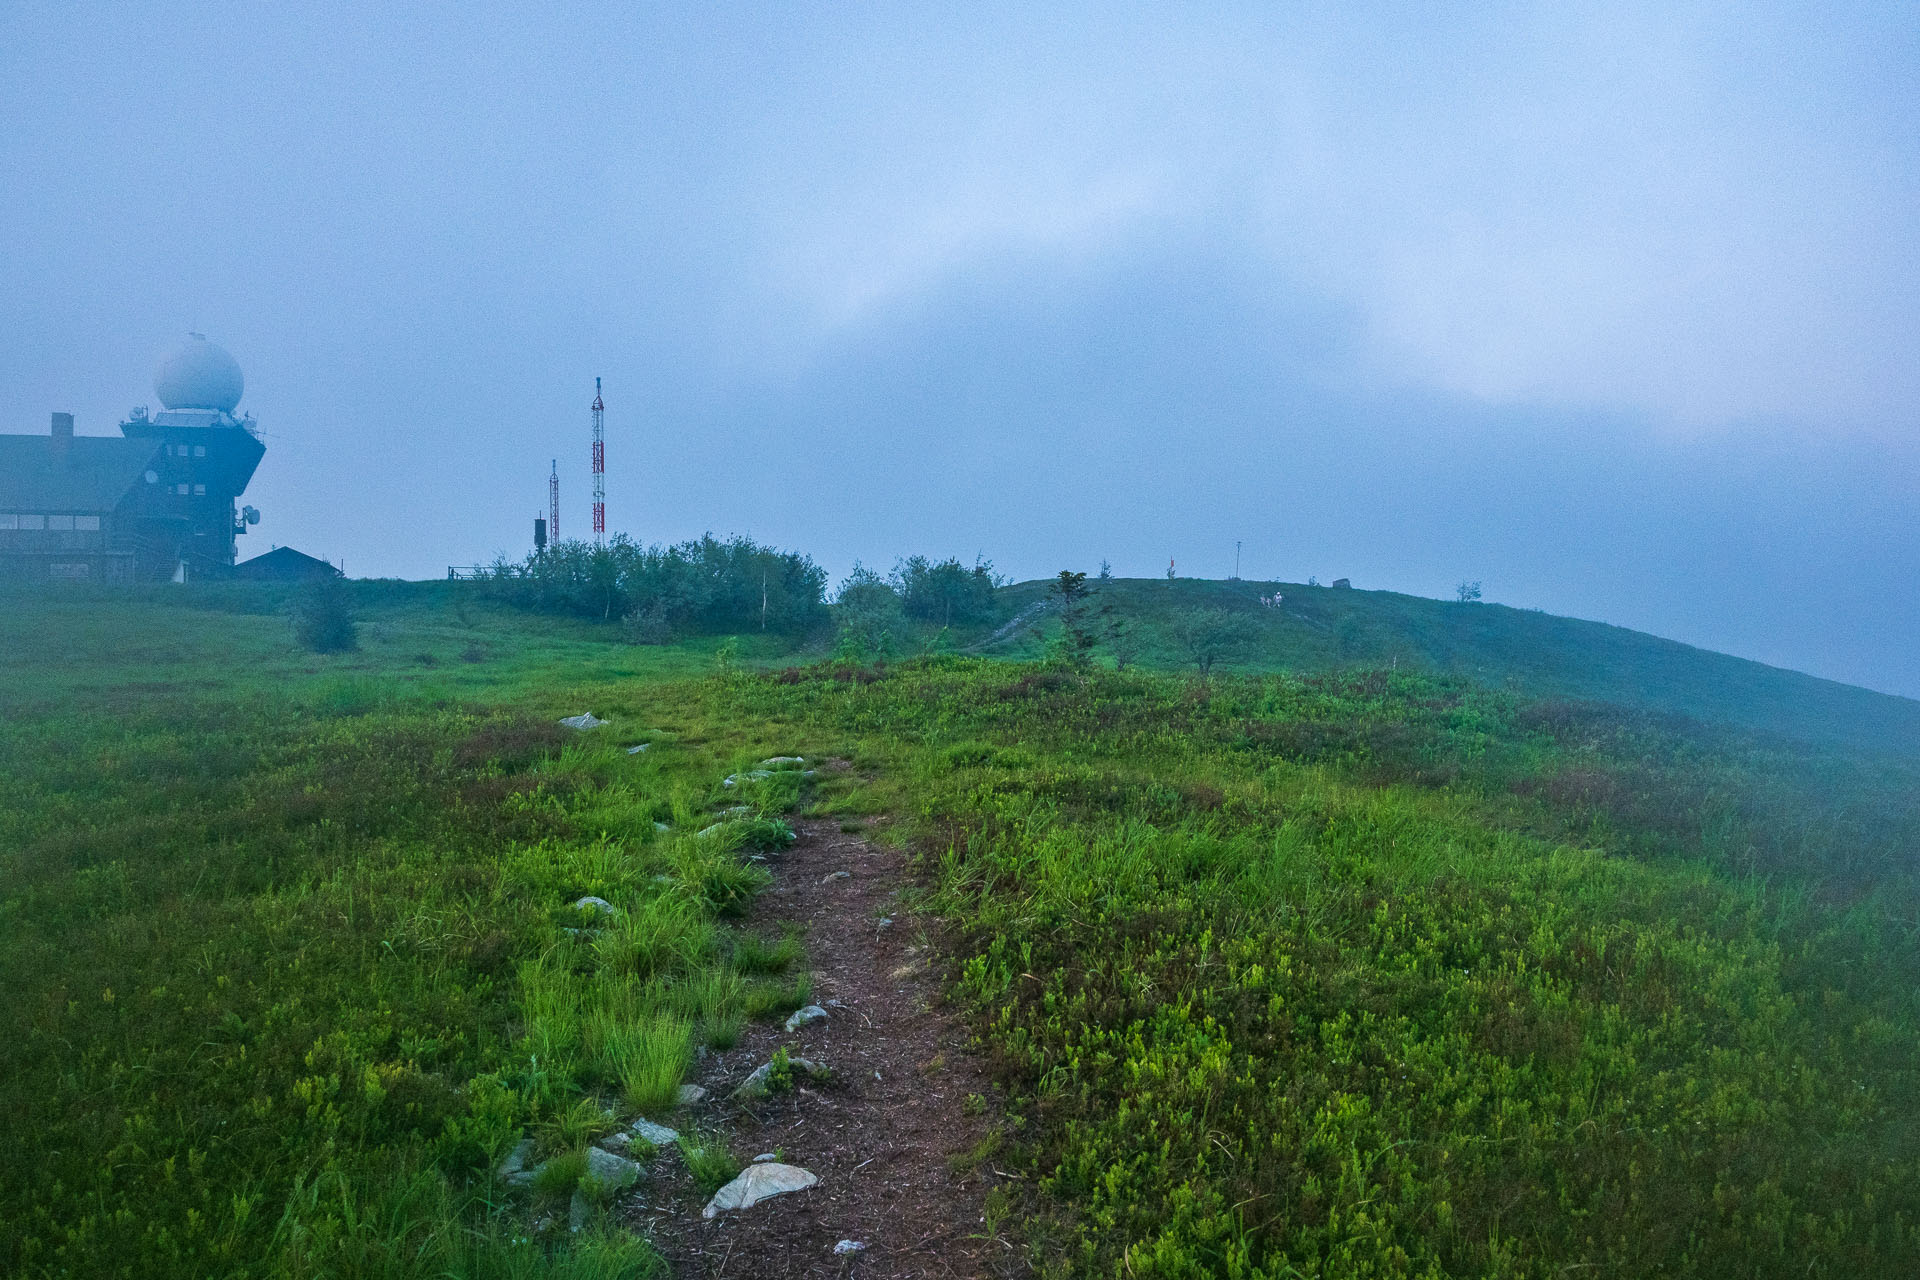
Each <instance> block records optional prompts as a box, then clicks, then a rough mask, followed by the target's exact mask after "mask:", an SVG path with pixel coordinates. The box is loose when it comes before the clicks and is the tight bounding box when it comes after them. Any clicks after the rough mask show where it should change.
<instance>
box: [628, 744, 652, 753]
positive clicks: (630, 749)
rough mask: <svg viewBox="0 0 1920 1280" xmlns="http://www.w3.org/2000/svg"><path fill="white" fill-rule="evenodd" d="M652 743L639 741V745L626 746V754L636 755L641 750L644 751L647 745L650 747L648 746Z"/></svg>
mask: <svg viewBox="0 0 1920 1280" xmlns="http://www.w3.org/2000/svg"><path fill="white" fill-rule="evenodd" d="M652 745H653V744H652V743H651V742H643V743H641V744H640V745H639V746H636V747H628V748H627V754H628V755H630V756H637V755H639V754H640V753H641V752H642V751H645V750H646V749H647V748H648V747H650V746H652Z"/></svg>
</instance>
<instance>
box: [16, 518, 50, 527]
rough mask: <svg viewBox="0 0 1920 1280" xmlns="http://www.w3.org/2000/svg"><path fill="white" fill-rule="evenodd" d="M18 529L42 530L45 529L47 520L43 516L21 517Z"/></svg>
mask: <svg viewBox="0 0 1920 1280" xmlns="http://www.w3.org/2000/svg"><path fill="white" fill-rule="evenodd" d="M20 527H21V528H22V529H44V528H46V527H47V518H46V517H45V516H21V517H20Z"/></svg>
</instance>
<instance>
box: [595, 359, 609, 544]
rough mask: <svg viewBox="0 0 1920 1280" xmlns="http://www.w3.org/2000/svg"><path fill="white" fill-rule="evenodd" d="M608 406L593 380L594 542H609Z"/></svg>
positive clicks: (598, 383)
mask: <svg viewBox="0 0 1920 1280" xmlns="http://www.w3.org/2000/svg"><path fill="white" fill-rule="evenodd" d="M606 426H607V406H606V405H604V404H601V403H600V379H598V378H595V379H594V380H593V540H594V542H595V543H596V544H604V543H605V542H606V540H607V431H606Z"/></svg>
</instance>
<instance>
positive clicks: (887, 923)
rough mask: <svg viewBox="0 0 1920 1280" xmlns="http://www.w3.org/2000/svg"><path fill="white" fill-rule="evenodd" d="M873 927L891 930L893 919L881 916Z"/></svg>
mask: <svg viewBox="0 0 1920 1280" xmlns="http://www.w3.org/2000/svg"><path fill="white" fill-rule="evenodd" d="M873 927H874V928H876V929H891V928H893V917H892V916H881V917H880V919H879V921H878V922H876V923H875V924H874V926H873Z"/></svg>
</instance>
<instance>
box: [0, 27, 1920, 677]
mask: <svg viewBox="0 0 1920 1280" xmlns="http://www.w3.org/2000/svg"><path fill="white" fill-rule="evenodd" d="M316 8H317V7H316ZM325 8H326V10H327V11H326V12H325V13H324V14H323V13H320V12H317V11H316V12H312V13H307V14H296V13H290V12H281V11H280V9H279V8H278V7H262V6H240V5H231V6H228V5H215V4H201V5H193V4H173V5H166V6H160V5H137V4H125V5H114V6H101V7H97V8H96V7H82V6H75V5H71V4H45V5H37V4H17V3H16V4H9V5H7V6H6V7H4V8H0V73H3V74H0V122H4V128H0V350H4V352H5V353H6V356H5V359H4V360H0V431H9V432H18V431H44V430H46V424H47V415H48V412H49V411H50V410H55V409H61V410H72V411H74V412H75V413H76V414H77V415H78V417H79V430H80V431H81V432H83V433H91V434H109V433H113V432H114V431H115V430H116V425H117V423H118V422H119V421H120V420H121V419H122V418H123V417H124V416H125V413H126V410H127V409H128V408H129V407H131V406H132V405H135V404H152V403H154V401H153V396H152V390H151V381H150V379H151V371H152V368H153V365H154V362H155V360H156V358H157V357H158V355H159V354H161V353H162V352H163V351H165V350H166V349H168V348H169V347H170V346H171V345H172V344H173V343H175V342H176V341H178V340H179V339H180V337H181V336H183V335H184V334H185V332H186V331H187V330H189V329H198V330H200V331H202V332H205V333H206V334H207V335H208V336H209V337H211V338H213V339H214V340H215V341H217V342H219V343H221V344H222V345H224V346H225V347H227V348H228V349H229V350H230V351H231V352H232V353H233V354H234V356H235V357H236V358H237V359H238V360H239V362H240V364H241V366H242V368H243V369H244V371H245V374H246V379H247V392H246V397H245V400H244V401H243V403H242V408H243V409H245V410H247V411H250V412H252V413H253V414H254V415H255V416H256V417H257V418H258V419H259V422H260V425H261V428H262V429H263V431H264V432H265V434H266V438H267V444H268V451H267V455H266V460H265V461H264V463H263V464H262V466H261V468H260V471H259V473H258V474H257V476H256V478H255V480H254V483H253V486H252V488H251V489H250V490H249V491H248V495H247V498H246V501H248V502H250V503H252V504H254V505H255V506H258V507H260V508H261V510H262V511H263V512H264V521H263V523H262V524H261V525H260V526H259V527H258V528H257V529H255V530H254V531H253V532H252V533H251V534H249V536H248V538H247V539H245V540H244V541H243V554H250V553H257V552H260V551H264V550H266V549H268V547H269V546H271V545H274V544H283V545H284V544H291V545H294V546H298V547H299V548H301V549H302V550H305V551H308V552H311V553H314V554H318V555H324V556H327V557H329V558H333V559H336V560H344V562H345V565H346V568H347V570H348V572H349V573H351V574H354V575H355V576H363V575H403V576H409V577H424V576H437V575H440V574H443V573H444V572H445V568H446V566H447V565H448V564H450V563H453V564H467V563H473V562H476V561H484V560H488V559H490V558H492V556H493V555H495V554H496V553H499V552H507V553H510V554H515V555H517V554H519V553H521V552H522V551H523V550H524V549H525V548H526V546H527V544H528V541H529V537H530V526H531V522H532V518H533V517H534V516H535V515H536V514H538V513H540V512H542V511H543V510H544V505H545V485H546V475H547V467H548V461H549V459H551V458H554V457H558V458H559V460H560V473H561V483H562V490H563V513H562V519H563V529H562V532H563V533H564V534H566V535H568V536H578V535H581V534H583V533H585V532H586V531H587V529H588V518H587V501H588V476H587V457H588V447H587V446H588V417H587V406H588V404H589V402H590V400H591V398H592V391H593V379H594V377H595V375H600V376H602V377H604V379H605V380H606V398H607V404H608V412H607V434H608V490H609V494H608V512H609V524H610V526H611V527H612V528H613V529H615V530H624V531H626V532H629V533H631V534H633V535H634V536H636V537H638V538H640V539H643V540H646V541H655V540H675V539H679V538H683V537H689V536H695V535H698V534H699V533H701V532H703V531H706V530H713V531H715V532H718V533H727V532H734V531H738V532H743V533H750V534H752V535H754V536H756V537H758V538H761V539H764V540H770V541H773V542H776V543H779V544H781V545H783V546H791V547H795V548H799V549H802V550H806V551H808V552H810V553H812V554H813V555H814V556H815V557H816V558H818V559H819V560H821V562H822V563H824V564H826V565H827V566H828V567H829V568H830V569H832V570H833V571H834V573H835V576H836V577H838V576H839V575H840V574H843V573H844V572H845V571H846V570H847V569H848V568H849V567H851V565H852V563H853V562H854V560H855V559H856V558H858V559H860V560H862V561H864V562H866V563H868V564H870V565H877V566H880V567H885V566H886V565H888V564H890V563H891V562H892V560H893V559H894V558H895V557H896V556H898V555H904V554H908V553H912V552H926V553H932V554H937V555H944V554H958V555H960V556H962V557H964V558H967V559H969V560H970V559H971V558H972V557H973V556H974V555H975V554H984V555H986V556H987V557H989V558H990V559H992V560H993V561H994V563H995V564H996V565H997V566H998V567H999V568H1000V569H1001V570H1003V571H1005V572H1009V573H1011V574H1014V575H1015V576H1018V577H1030V576H1037V575H1041V574H1047V573H1051V572H1052V571H1054V570H1056V569H1058V568H1060V567H1062V566H1072V567H1079V568H1087V569H1091V568H1094V567H1096V566H1097V565H1098V563H1099V561H1100V560H1101V559H1102V558H1105V559H1108V560H1110V561H1111V562H1112V564H1113V566H1114V569H1115V571H1116V572H1119V573H1122V574H1126V575H1157V574H1159V573H1162V572H1164V570H1165V568H1166V564H1167V561H1168V559H1169V558H1174V559H1176V560H1177V562H1178V565H1179V568H1180V571H1181V572H1182V573H1183V574H1186V575H1191V576H1215V577H1217V576H1224V575H1225V574H1226V573H1227V572H1228V571H1229V570H1230V569H1231V568H1232V563H1233V554H1234V541H1235V540H1236V539H1240V540H1243V541H1244V544H1245V550H1244V553H1243V558H1242V569H1241V571H1242V574H1243V575H1244V576H1246V577H1249V578H1279V579H1288V580H1302V579H1305V578H1306V577H1307V576H1308V575H1309V574H1317V575H1318V576H1319V577H1320V579H1321V580H1322V581H1326V580H1329V579H1331V578H1333V577H1336V576H1350V577H1351V578H1352V579H1353V580H1354V582H1355V584H1356V585H1357V586H1361V587H1383V588H1391V589H1395V590H1403V591H1411V592H1415V593H1418V594H1422V595H1450V594H1451V589H1452V586H1453V584H1454V583H1455V582H1457V581H1459V580H1461V579H1463V578H1474V579H1480V580H1482V581H1483V582H1484V583H1485V587H1486V593H1487V596H1488V598H1489V599H1492V600H1498V601H1502V602H1506V603H1510V604H1517V605H1525V606H1536V607H1541V608H1545V609H1547V610H1549V611H1552V612H1555V613H1565V614H1572V615H1575V616H1581V617H1592V618H1600V619H1604V620H1606V621H1610V622H1616V623H1620V624H1622V625H1627V626H1632V627H1637V628H1640V629H1643V630H1648V631H1653V632H1655V633H1658V634H1661V635H1667V636H1671V637H1674V638H1676V639H1680V640H1685V641H1688V642H1690V643H1695V644H1700V645H1705V646H1708V647H1712V648H1717V649H1723V650H1726V651H1728V652H1733V653H1738V654H1742V655H1744V656H1748V657H1753V658H1758V659H1761V660H1763V661H1767V662H1773V663H1777V664H1781V665H1785V666H1792V667H1796V668H1799V669H1802V670H1806V671H1811V672H1814V673H1815V674H1819V675H1826V676H1831V677H1834V678H1837V679H1843V680H1849V681H1853V682H1856V683H1860V684H1865V685H1868V686H1871V687H1874V688H1879V689H1884V690H1888V691H1891V692H1898V693H1905V694H1908V695H1920V646H1916V645H1915V636H1916V627H1917V625H1920V603H1917V602H1916V595H1915V593H1916V587H1917V586H1920V518H1917V517H1916V510H1917V508H1916V501H1915V500H1916V497H1920V440H1916V435H1915V431H1914V424H1915V421H1916V411H1920V364H1917V363H1916V359H1915V352H1916V350H1920V341H1917V340H1920V287H1916V286H1920V262H1917V261H1916V247H1920V163H1917V162H1920V11H1917V10H1916V9H1915V8H1914V7H1913V6H1912V5H1910V4H1889V5H1885V6H1878V7H1876V6H1867V5H1850V6H1844V7H1843V8H1844V9H1845V12H1844V13H1836V12H1832V11H1830V7H1829V6H1817V5H1805V6H1797V7H1795V6H1731V5H1711V6H1700V7H1697V8H1696V7H1689V6H1685V5H1676V4H1650V5H1645V6H1635V5H1630V4H1627V5H1623V4H1617V3H1610V4H1604V5H1602V4H1595V5H1585V6H1566V5H1554V6H1545V5H1542V6H1537V7H1533V6H1483V7H1479V8H1476V9H1475V10H1474V11H1473V13H1472V15H1470V16H1467V17H1459V16H1444V17H1443V16H1439V15H1437V14H1436V12H1435V7H1434V6H1428V5H1417V4H1405V5H1379V6H1368V7H1365V8H1364V9H1361V8H1360V7H1352V8H1351V10H1350V9H1349V7H1345V6H1331V5H1329V6H1273V5H1248V6H1245V7H1233V6H1225V5H1219V6H1207V7H1204V8H1202V7H1193V8H1191V9H1189V10H1186V11H1183V12H1181V13H1180V14H1178V15H1177V16H1174V15H1172V14H1171V13H1170V12H1169V11H1168V10H1167V9H1166V8H1165V7H1163V6H1145V5H1142V6H1133V7H1129V6H1113V5H1099V6H1094V5H1086V6H1057V7H1054V8H1052V9H1051V10H1050V11H1049V12H1048V13H1045V14H1039V13H1036V12H1035V10H1036V9H1038V8H1039V7H1038V6H1031V5H1019V6H1012V5H1010V6H1006V7H1003V8H998V9H992V8H984V7H983V8H978V9H975V10H973V11H972V12H971V13H969V14H968V15H967V16H965V17H956V16H938V15H936V16H931V17H930V16H928V15H927V14H926V13H925V12H922V11H923V10H927V9H931V8H933V6H879V5H853V4H844V3H841V4H831V5H818V6H803V5H793V4H783V5H769V6H765V7H761V8H753V9H747V8H724V7H713V6H639V5H632V4H606V5H598V6H587V5H580V6H570V5H560V4H548V5H543V6H497V7H496V6H486V5H479V4H473V3H466V4H458V5H455V4H448V5H441V6H424V5H422V6H408V7H407V8H408V12H407V13H404V14H402V13H395V12H391V11H390V10H389V6H385V5H367V6H363V7H360V8H358V9H354V8H350V7H346V6H326V7H325Z"/></svg>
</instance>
